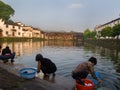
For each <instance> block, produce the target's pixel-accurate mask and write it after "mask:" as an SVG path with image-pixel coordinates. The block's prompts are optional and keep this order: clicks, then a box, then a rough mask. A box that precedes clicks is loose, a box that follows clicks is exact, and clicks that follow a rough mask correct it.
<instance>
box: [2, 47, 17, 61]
mask: <svg viewBox="0 0 120 90" xmlns="http://www.w3.org/2000/svg"><path fill="white" fill-rule="evenodd" d="M14 57H15V52H13V53H12V52H11V50H10V48H9V46H6V48H4V49H3V50H2V54H1V55H0V59H2V60H3V62H4V63H6V62H8V59H11V63H13V62H14Z"/></svg>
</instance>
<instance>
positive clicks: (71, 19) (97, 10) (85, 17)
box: [2, 0, 120, 32]
mask: <svg viewBox="0 0 120 90" xmlns="http://www.w3.org/2000/svg"><path fill="white" fill-rule="evenodd" d="M2 1H3V2H4V3H6V4H8V5H10V6H11V7H12V8H13V9H14V10H15V14H14V16H13V17H11V19H12V20H13V21H14V22H21V23H23V24H25V25H26V26H33V27H36V28H40V29H41V30H43V31H59V32H60V31H65V32H69V31H75V32H84V31H85V30H86V29H90V30H91V31H92V30H94V27H95V26H96V25H100V24H104V23H107V22H109V21H112V20H114V19H116V18H119V17H120V0H2Z"/></svg>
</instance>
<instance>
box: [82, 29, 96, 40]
mask: <svg viewBox="0 0 120 90" xmlns="http://www.w3.org/2000/svg"><path fill="white" fill-rule="evenodd" d="M95 36H96V32H95V31H90V30H89V29H86V30H85V31H84V38H85V39H86V38H95Z"/></svg>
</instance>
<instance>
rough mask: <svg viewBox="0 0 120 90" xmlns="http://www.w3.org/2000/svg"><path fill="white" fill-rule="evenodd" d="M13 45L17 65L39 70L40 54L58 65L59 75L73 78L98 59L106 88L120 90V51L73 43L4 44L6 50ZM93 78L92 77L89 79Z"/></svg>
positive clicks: (98, 66)
mask: <svg viewBox="0 0 120 90" xmlns="http://www.w3.org/2000/svg"><path fill="white" fill-rule="evenodd" d="M6 45H9V47H10V48H11V49H12V51H15V52H16V58H15V61H16V63H23V64H25V65H27V66H32V67H36V62H35V55H36V54H37V53H41V54H43V56H45V57H48V58H50V59H51V60H53V62H55V63H56V65H57V68H58V70H57V72H56V74H57V75H60V76H63V77H67V78H68V79H71V80H73V79H72V77H71V71H72V70H73V69H74V68H75V67H76V66H77V65H78V64H79V63H80V62H83V61H86V60H88V58H89V57H91V56H95V57H96V58H97V59H98V65H96V68H95V70H97V71H99V72H100V73H101V75H102V81H103V82H102V87H105V88H108V90H120V86H119V84H120V49H119V48H115V49H114V48H112V49H111V48H103V47H102V46H94V45H91V44H84V46H83V44H82V43H75V42H74V43H73V42H67V41H62V42H60V41H55V42H54V41H44V42H32V41H30V42H12V43H2V44H1V46H2V48H4V47H6ZM88 78H90V77H88Z"/></svg>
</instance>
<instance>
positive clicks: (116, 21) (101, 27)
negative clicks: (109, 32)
mask: <svg viewBox="0 0 120 90" xmlns="http://www.w3.org/2000/svg"><path fill="white" fill-rule="evenodd" d="M117 24H120V18H117V19H115V20H112V21H110V22H108V23H105V24H103V25H97V26H96V27H95V28H94V30H96V33H97V37H100V36H101V30H102V29H104V28H105V27H113V26H115V25H117Z"/></svg>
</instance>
